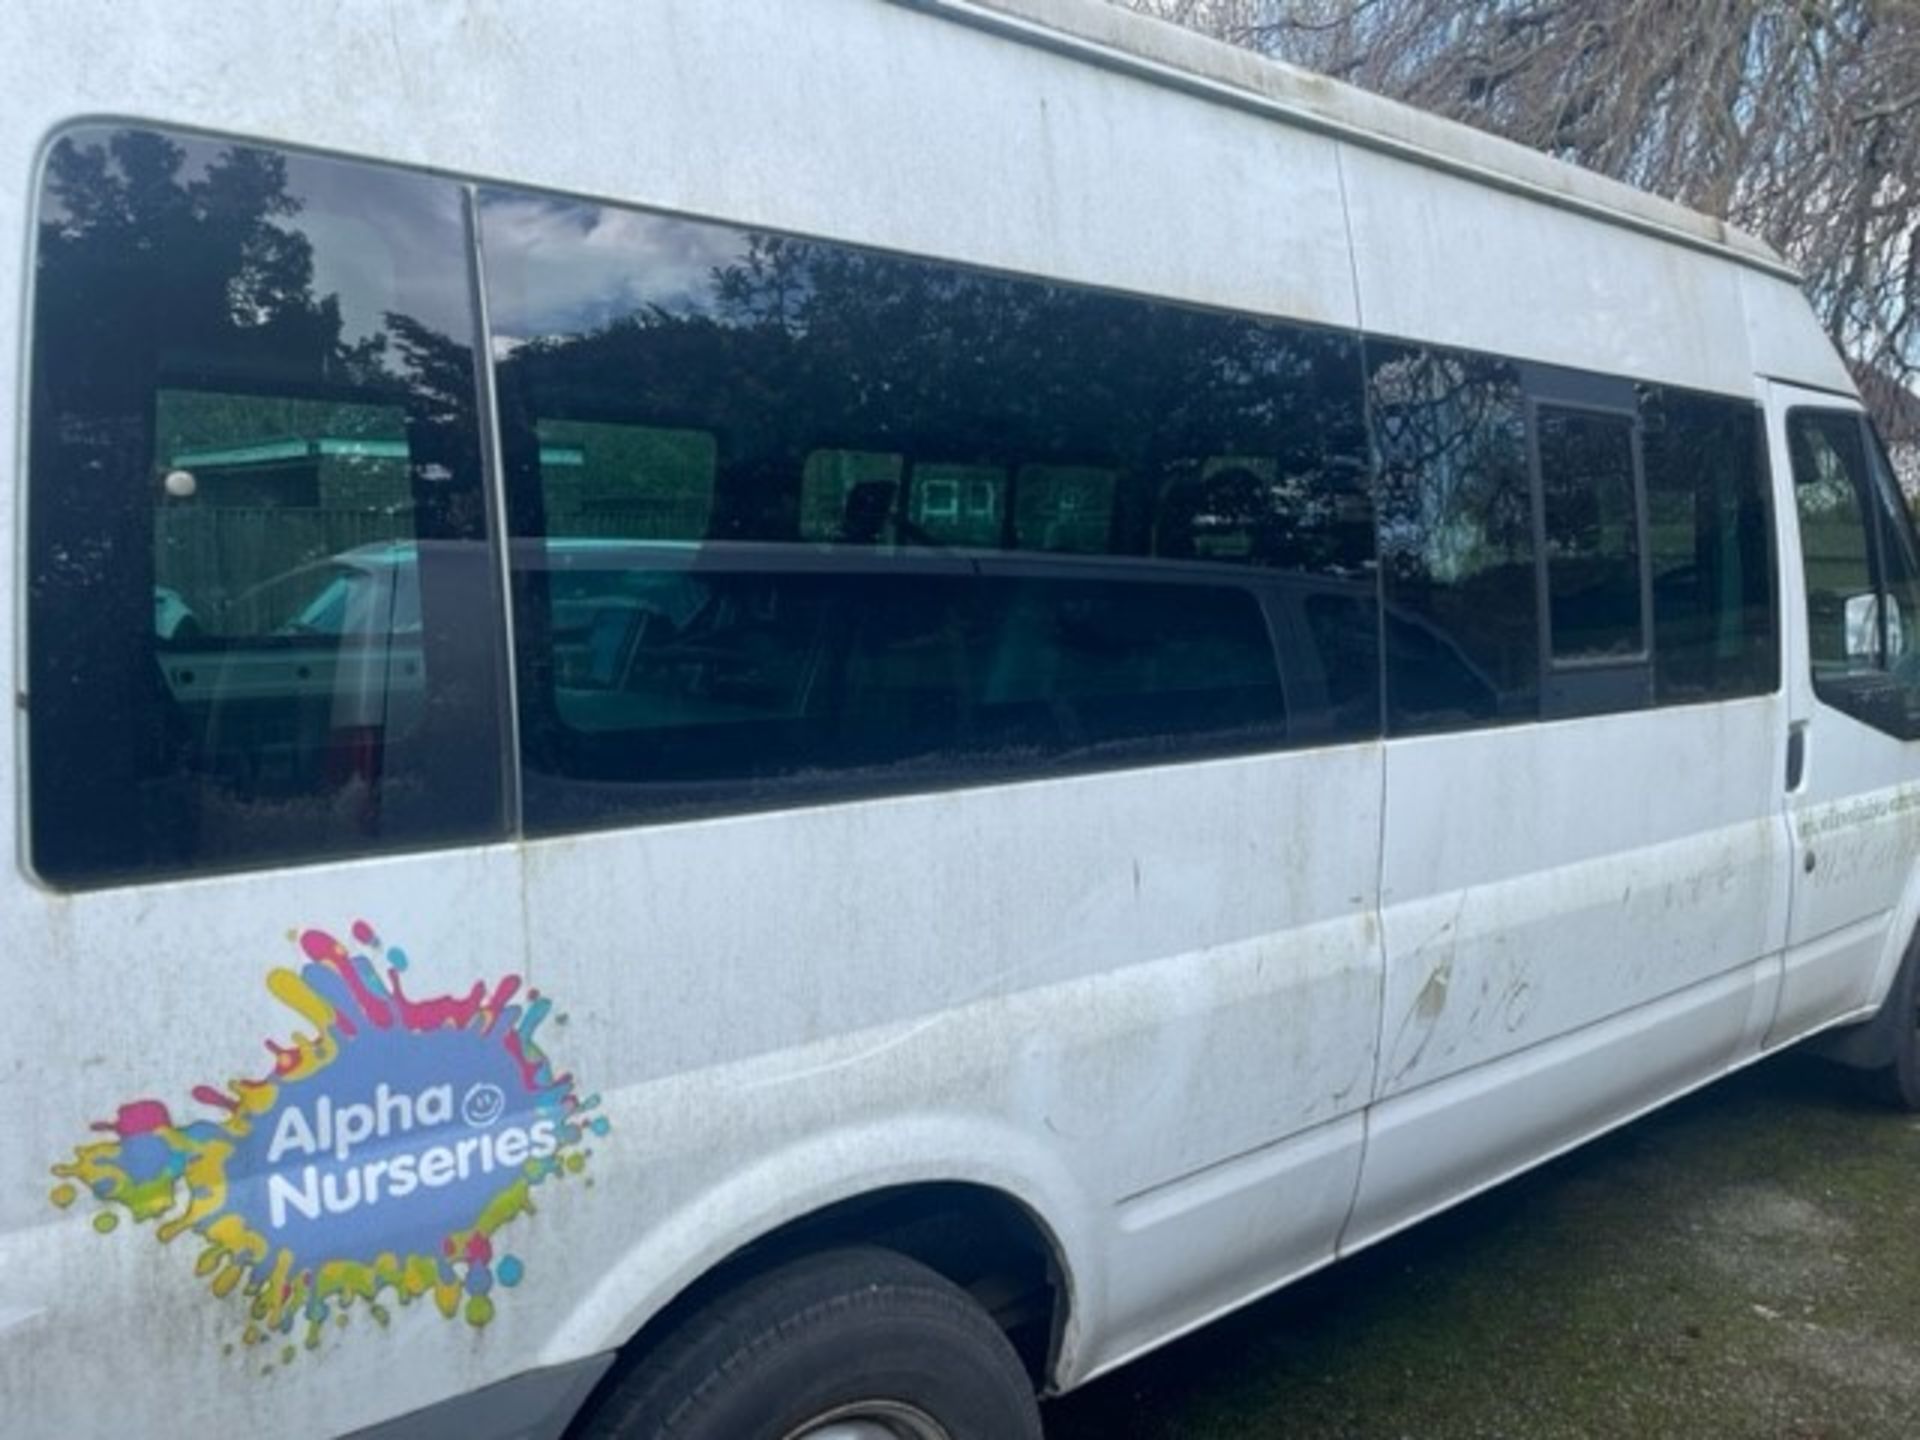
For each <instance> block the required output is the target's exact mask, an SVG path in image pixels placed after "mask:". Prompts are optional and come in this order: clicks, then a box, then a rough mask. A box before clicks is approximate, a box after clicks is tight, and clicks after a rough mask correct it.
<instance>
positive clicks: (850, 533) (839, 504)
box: [800, 450, 906, 545]
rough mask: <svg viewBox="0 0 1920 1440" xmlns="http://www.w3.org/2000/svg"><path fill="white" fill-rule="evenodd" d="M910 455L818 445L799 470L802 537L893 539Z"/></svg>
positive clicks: (861, 541)
mask: <svg viewBox="0 0 1920 1440" xmlns="http://www.w3.org/2000/svg"><path fill="white" fill-rule="evenodd" d="M905 468H906V459H905V457H904V456H900V455H889V454H883V453H879V452H876V451H871V450H815V451H814V452H813V453H812V454H811V455H809V456H807V463H806V465H805V466H804V468H803V469H802V470H801V472H800V538H801V539H803V540H819V541H827V542H837V543H840V544H845V545H875V544H890V543H891V542H892V540H893V511H894V506H895V504H896V500H897V495H898V492H899V489H900V475H901V472H902V471H903V470H904V469H905Z"/></svg>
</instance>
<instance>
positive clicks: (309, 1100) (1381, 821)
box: [0, 0, 1920, 1440]
mask: <svg viewBox="0 0 1920 1440" xmlns="http://www.w3.org/2000/svg"><path fill="white" fill-rule="evenodd" d="M0 95H4V96H5V99H4V100H0V238H3V239H4V242H5V246H6V253H7V255H8V256H10V257H11V258H10V259H9V261H8V262H7V264H6V265H5V267H4V268H0V335H4V337H5V343H4V344H0V395H4V396H5V403H4V404H0V456H4V459H5V467H6V469H5V477H6V486H7V490H8V503H7V504H6V505H4V506H0V565H4V566H5V567H6V568H5V572H4V583H0V627H3V628H5V629H6V630H7V631H8V632H9V633H10V634H11V636H12V641H13V647H14V649H13V676H14V681H13V691H14V694H13V703H12V704H11V705H9V706H7V707H5V709H4V711H0V795H4V796H6V797H7V800H8V803H9V805H10V806H11V807H12V814H13V816H14V823H12V824H10V825H7V826H6V827H4V828H3V829H0V852H3V853H0V877H4V878H0V936H3V937H4V940H5V948H6V951H7V956H8V965H9V967H10V968H9V973H8V976H7V979H6V990H5V994H6V997H7V998H6V1000H5V1002H4V1003H0V1125H3V1126H4V1135H5V1143H4V1145H0V1431H4V1433H5V1434H6V1435H7V1436H8V1437H21V1440H42V1437H46V1440H54V1437H59V1440H82V1437H124V1436H128V1435H139V1436H143V1437H154V1440H171V1437H194V1440H198V1437H209V1436H254V1435H257V1436H262V1437H265V1436H272V1437H274V1440H305V1437H321V1436H333V1435H354V1436H358V1437H360V1440H398V1437H419V1436H424V1437H432V1436H459V1437H461V1440H483V1437H486V1440H508V1437H514V1440H552V1437H556V1436H558V1435H559V1434H560V1433H561V1431H562V1430H563V1429H565V1428H567V1427H572V1428H571V1429H569V1430H568V1433H569V1434H570V1435H572V1436H575V1437H585V1440H613V1437H622V1440H888V1437H891V1440H1021V1437H1035V1436H1038V1435H1039V1434H1040V1433H1041V1429H1042V1410H1041V1406H1040V1400H1041V1399H1042V1398H1043V1397H1045V1396H1047V1395H1050V1394H1055V1393H1058V1392H1060V1391H1064V1390H1067V1389H1070V1388H1072V1387H1074V1386H1076V1385H1079V1384H1081V1383H1082V1382H1084V1381H1086V1380H1088V1379H1089V1378H1090V1377H1093V1376H1096V1375H1099V1374H1101V1373H1103V1372H1106V1371H1109V1370H1111V1369H1112V1368H1114V1367H1115V1366H1118V1365H1120V1364H1122V1363H1123V1362H1125V1361H1126V1360H1128V1359H1129V1358H1130V1357H1132V1356H1135V1355H1138V1354H1140V1353H1142V1352H1143V1351H1146V1350H1149V1349H1151V1348H1153V1347H1155V1346H1158V1345H1161V1344H1163V1343H1165V1342H1166V1341H1168V1340H1169V1339H1171V1338H1173V1337H1175V1336H1177V1335H1181V1334H1183V1333H1186V1332H1188V1331H1191V1330H1193V1329H1195V1328H1196V1327H1198V1326H1200V1325H1203V1324H1204V1323H1206V1322H1207V1321H1208V1320H1210V1319H1212V1318H1213V1317H1215V1316H1218V1315H1221V1314H1223V1313H1225V1312H1227V1311H1229V1310H1232V1309H1234V1308H1236V1307H1239V1306H1242V1305H1245V1304H1247V1303H1248V1302H1249V1301H1251V1300H1254V1299H1255V1298H1257V1297H1259V1296H1261V1295H1264V1294H1266V1293H1268V1292H1270V1291H1272V1290H1274V1289H1276V1288H1277V1287H1279V1286H1282V1285H1284V1284H1286V1283H1287V1282H1289V1281H1290V1280H1292V1279H1295V1278H1297V1277H1299V1276H1301V1275H1304V1274H1306V1273H1307V1272H1309V1271H1312V1270H1315V1269H1317V1268H1319V1267H1322V1266H1325V1265H1328V1264H1330V1263H1332V1262H1334V1261H1335V1260H1338V1259H1339V1258H1340V1257H1342V1256H1344V1255H1347V1254H1350V1253H1352V1252H1354V1251H1356V1250H1358V1249H1361V1248H1362V1247H1364V1246H1367V1245H1369V1244H1372V1243H1373V1242H1374V1241H1377V1240H1379V1239H1381V1238H1382V1237H1384V1236H1387V1235H1390V1234H1393V1233H1394V1232H1396V1231H1398V1230H1400V1229H1402V1228H1404V1227H1406V1226H1408V1225H1411V1224H1413V1223H1414V1222H1416V1221H1418V1220H1419V1219H1421V1218H1422V1217H1424V1216H1427V1215H1429V1214H1432V1213H1433V1212H1435V1211H1437V1210H1440V1209H1442V1208H1444V1207H1446V1206H1448V1205H1451V1204H1454V1203H1456V1202H1458V1201H1460V1200H1462V1199H1463V1198H1465V1197H1467V1196H1470V1195H1473V1194H1475V1193H1476V1192H1479V1191H1481V1190H1484V1189H1485V1188H1487V1187H1489V1186H1492V1185H1495V1184H1497V1183H1499V1182H1500V1181H1501V1180H1503V1179H1505V1178H1507V1177H1509V1176H1512V1175H1514V1174H1516V1173H1518V1172H1520V1171H1522V1170H1525V1169H1527V1168H1528V1167H1530V1166H1534V1165H1537V1164H1539V1163H1541V1162H1542V1161H1543V1160H1545V1159H1547V1158H1548V1157H1550V1156H1553V1155H1555V1154H1558V1153H1560V1152H1562V1151H1565V1150H1567V1149H1568V1148H1570V1147H1572V1146H1575V1145H1578V1144H1580V1143H1581V1142H1583V1141H1585V1140H1587V1139H1588V1138H1590V1137H1592V1136H1595V1135H1597V1134H1600V1133H1601V1132H1603V1131H1606V1130H1609V1129H1611V1128H1613V1127H1616V1126H1619V1125H1621V1124H1623V1123H1625V1122H1627V1121H1628V1120H1630V1119H1632V1118H1633V1117H1635V1116H1637V1115H1640V1114H1642V1113H1644V1112H1646V1111H1647V1110H1649V1109H1651V1108H1652V1107H1654V1106H1657V1105H1660V1104H1662V1103H1663V1102H1665V1101H1667V1100H1670V1099H1672V1098H1673V1097H1675V1096H1677V1095H1679V1094H1682V1093H1683V1092H1686V1091H1689V1090H1691V1089H1694V1088H1696V1087H1698V1086H1701V1085H1704V1084H1706V1083H1708V1082H1710V1081H1712V1080H1714V1079H1716V1078H1717V1077H1720V1076H1723V1075H1725V1074H1727V1073H1728V1072H1730V1071H1732V1070H1735V1069H1737V1068H1739V1067H1741V1066H1744V1065H1747V1064H1749V1063H1752V1062H1754V1061H1756V1060H1758V1059H1760V1058H1761V1057H1763V1056H1766V1055H1769V1054H1771V1053H1774V1052H1776V1051H1778V1050H1780V1049H1781V1048H1782V1047H1784V1046H1787V1045H1791V1044H1794V1043H1795V1042H1798V1041H1801V1040H1803V1039H1807V1038H1809V1037H1813V1036H1816V1035H1818V1036H1820V1037H1821V1041H1820V1043H1821V1044H1823V1045H1824V1046H1825V1047H1826V1048H1827V1049H1828V1050H1830V1051H1831V1052H1832V1053H1833V1054H1834V1055H1836V1056H1837V1057H1838V1058H1841V1059H1843V1060H1845V1061H1847V1062H1848V1063H1850V1064H1852V1065H1853V1066H1854V1067H1856V1068H1857V1069H1858V1070H1860V1071H1861V1072H1862V1074H1863V1075H1865V1076H1866V1078H1867V1082H1868V1083H1867V1087H1866V1088H1867V1089H1868V1090H1870V1091H1873V1092H1876V1093H1878V1094H1879V1095H1880V1096H1881V1097H1883V1098H1884V1099H1886V1100H1888V1101H1891V1102H1894V1103H1897V1104H1901V1105H1905V1106H1907V1107H1909V1108H1916V1107H1920V1055H1916V1047H1917V1046H1920V962H1915V961H1914V960H1912V959H1911V958H1909V957H1910V955H1911V954H1912V953H1913V951H1912V949H1911V941H1912V937H1913V935H1914V932H1915V929H1916V924H1917V923H1920V866H1917V865H1916V859H1917V858H1920V748H1917V747H1920V545H1916V541H1915V536H1914V528H1913V525H1912V524H1911V522H1910V520H1909V517H1908V514H1907V511H1906V508H1905V506H1904V504H1903V503H1902V498H1901V496H1900V494H1899V492H1898V489H1897V487H1896V486H1895V484H1894V482H1893V479H1892V476H1891V473H1890V471H1889V467H1888V465H1887V462H1886V459H1885V457H1884V454H1883V452H1882V450H1881V447H1880V445H1879V444H1878V442H1877V441H1876V439H1875V437H1874V434H1873V432H1872V429H1871V427H1870V426H1869V425H1868V423H1867V421H1866V419H1865V417H1864V414H1863V411H1862V407H1861V405H1860V403H1859V401H1858V399H1857V396H1856V392H1855V389H1854V386H1853V383H1852V381H1851V380H1850V378H1849V374H1848V371H1847V368H1846V366H1845V365H1844V364H1843V363H1842V361H1841V359H1840V358H1839V356H1838V355H1837V354H1836V353H1835V351H1834V350H1833V349H1832V347H1831V346H1830V345H1829V344H1828V343H1827V341H1826V339H1825V338H1824V337H1823V335H1822V333H1821V331H1820V329H1819V327H1818V325H1817V323H1816V321H1815V319H1814V317H1813V315H1812V313H1811V311H1810V310H1809V308H1808V306H1807V304H1806V302H1805V301H1804V300H1803V298H1802V296H1801V293H1800V290H1799V288H1798V284H1797V281H1796V277H1795V276H1794V274H1793V273H1792V272H1791V270H1790V269H1789V268H1788V267H1787V266H1786V265H1785V264H1783V262H1782V261H1781V260H1780V259H1779V257H1777V256H1776V255H1774V254H1773V253H1772V252H1770V251H1769V250H1768V249H1767V248H1766V247H1765V246H1764V245H1762V244H1760V243H1759V242H1758V241H1755V240H1753V239H1751V238H1749V237H1747V236H1745V235H1742V234H1739V233H1736V232H1734V231H1731V230H1729V229H1727V228H1725V227H1724V226H1722V225H1720V224H1718V223H1717V222H1714V221H1710V220H1708V219H1705V218H1703V217H1701V216H1698V215H1695V214H1692V213H1690V212H1687V211H1684V210H1681V209H1678V208H1675V207H1674V206H1671V205H1669V204H1666V203H1664V202H1662V201H1659V200H1657V199H1654V198H1652V197H1649V196H1646V195H1642V194H1639V193H1637V192H1634V191H1631V190H1628V189H1625V188H1623V187H1621V186H1618V185H1615V184H1612V183H1610V182H1608V181H1605V180H1602V179H1599V178H1597V177H1595V176H1592V175H1589V174H1585V173H1582V172H1579V171H1576V170H1573V169H1570V168H1567V167H1565V166H1562V165H1560V164H1557V163H1554V162H1552V161H1549V160H1547V159H1545V158H1543V157H1540V156H1538V155H1534V154H1532V153H1529V152H1525V151H1522V150H1519V149H1517V148H1515V147H1512V146H1509V145H1507V144H1505V143H1502V142H1499V141H1496V140H1493V139H1490V138H1488V137H1486V136H1483V135H1479V134H1476V133H1474V132H1471V131H1468V130H1464V129H1462V128H1459V127H1457V126H1453V125H1451V124H1447V123H1443V122H1441V121H1438V120H1435V119H1432V118H1429V117H1426V116H1423V115H1420V114H1418V113H1415V112H1412V111H1409V110H1406V109H1404V108H1401V107H1398V106H1395V105H1393V104H1390V103H1387V102H1384V101H1380V100H1377V99H1374V98H1371V97H1368V96H1366V95H1363V94H1360V93H1358V92H1356V91H1352V90H1348V89H1345V88H1343V87H1341V86H1338V85H1335V84H1332V83H1330V82H1327V81H1323V80H1321V79H1318V78H1316V77H1313V76H1309V75H1305V74H1301V73H1299V72H1296V71H1292V70H1289V69H1286V68H1284V67H1281V66H1277V65H1273V64H1269V63H1267V62H1264V61H1262V60H1259V59H1257V58H1254V57H1251V56H1249V55H1246V54H1242V53H1239V52H1236V51H1232V50H1229V49H1226V48H1224V47H1221V46H1217V45H1214V44H1211V43H1209V42H1206V41H1203V40H1200V39H1198V38H1195V37H1192V36H1188V35H1185V34H1183V33H1181V32H1179V31H1176V30H1173V29H1171V28H1168V27H1165V26H1162V25H1159V24H1157V23H1154V22H1151V21H1147V20H1144V19H1141V18H1138V17H1135V16H1132V15H1129V14H1126V13H1124V12H1121V11H1119V10H1117V9H1114V8H1111V7H1109V6H1107V5H1105V4H1102V3H1098V0H807V3H805V4H799V3H787V4H777V5H776V4H768V3H766V0H645V3H639V4H631V3H630V4H613V3H588V0H551V3H544V4H540V5H513V4H507V3H496V0H485V3H474V4H453V3H437V4H412V5H376V4H374V3H372V0H349V3H345V4H340V5H333V6H325V7H322V6H313V5H306V4H298V3H295V0H266V3H262V0H203V3H199V4H195V5H193V6H176V5H162V4H158V3H151V4H134V5H121V4H113V3H108V0H60V3H54V0H27V3H20V4H13V5H7V6H4V7H0Z"/></svg>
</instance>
